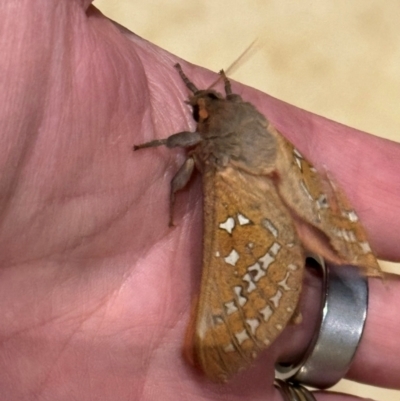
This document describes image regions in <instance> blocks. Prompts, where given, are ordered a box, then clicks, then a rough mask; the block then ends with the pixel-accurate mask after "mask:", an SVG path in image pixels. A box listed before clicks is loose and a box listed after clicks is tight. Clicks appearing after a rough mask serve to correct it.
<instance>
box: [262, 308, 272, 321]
mask: <svg viewBox="0 0 400 401" xmlns="http://www.w3.org/2000/svg"><path fill="white" fill-rule="evenodd" d="M272 313H273V311H272V308H271V307H270V306H269V305H267V306H266V307H265V308H263V309H261V310H260V314H261V315H262V317H263V318H264V320H265V321H266V322H268V320H269V318H270V317H271V316H272Z"/></svg>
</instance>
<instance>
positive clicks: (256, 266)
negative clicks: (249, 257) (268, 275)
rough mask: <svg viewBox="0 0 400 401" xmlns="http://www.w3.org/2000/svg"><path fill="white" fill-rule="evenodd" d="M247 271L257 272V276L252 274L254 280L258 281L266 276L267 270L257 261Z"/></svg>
mask: <svg viewBox="0 0 400 401" xmlns="http://www.w3.org/2000/svg"><path fill="white" fill-rule="evenodd" d="M247 271H250V272H256V275H255V276H252V277H253V280H254V281H255V282H257V281H258V280H260V278H261V277H263V276H265V272H264V271H263V270H262V269H261V266H260V264H259V263H258V262H257V263H254V265H252V266H249V267H248V268H247Z"/></svg>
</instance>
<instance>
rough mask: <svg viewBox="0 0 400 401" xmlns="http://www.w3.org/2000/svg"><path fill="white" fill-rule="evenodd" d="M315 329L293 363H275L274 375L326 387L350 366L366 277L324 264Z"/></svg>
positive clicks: (359, 326)
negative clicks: (320, 302) (317, 329)
mask: <svg viewBox="0 0 400 401" xmlns="http://www.w3.org/2000/svg"><path fill="white" fill-rule="evenodd" d="M313 258H314V259H316V260H317V262H318V263H319V264H320V266H321V269H322V274H323V284H324V287H323V288H324V290H323V296H322V305H323V306H322V317H321V322H320V327H319V331H318V332H317V333H316V335H315V336H314V338H313V340H312V341H311V343H310V345H309V348H308V350H307V352H306V353H305V355H304V357H303V359H302V360H301V361H300V362H299V363H298V364H296V365H290V366H288V365H285V364H277V365H276V366H275V376H276V377H277V378H279V379H282V380H289V381H292V382H298V383H303V384H305V385H308V386H311V387H315V388H321V389H323V388H328V387H331V386H333V385H334V384H336V383H337V382H338V381H339V380H340V379H342V378H343V377H344V376H345V374H346V373H347V371H348V370H349V368H350V364H351V362H352V360H353V357H354V355H355V353H356V350H357V348H358V345H359V343H360V341H361V337H362V334H363V330H364V326H365V320H366V317H367V310H368V280H367V278H366V277H365V276H363V275H362V273H360V271H359V269H358V268H356V267H354V266H347V265H346V266H335V265H327V266H326V265H325V263H324V261H323V260H322V258H318V259H317V258H316V257H315V256H313Z"/></svg>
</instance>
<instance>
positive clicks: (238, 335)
mask: <svg viewBox="0 0 400 401" xmlns="http://www.w3.org/2000/svg"><path fill="white" fill-rule="evenodd" d="M235 337H236V340H237V341H238V343H239V345H241V344H242V343H243V342H244V341H246V340H248V339H249V338H250V337H249V335H248V334H247V331H246V330H243V331H241V332H239V333H236V334H235Z"/></svg>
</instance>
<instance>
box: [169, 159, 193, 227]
mask: <svg viewBox="0 0 400 401" xmlns="http://www.w3.org/2000/svg"><path fill="white" fill-rule="evenodd" d="M194 166H195V163H194V159H193V157H189V158H187V159H186V161H185V163H183V165H182V166H181V168H180V169H179V170H178V172H177V173H176V174H175V176H174V178H172V180H171V192H170V198H169V199H170V201H169V223H168V225H169V226H170V227H172V226H173V225H174V221H173V220H174V204H175V193H176V192H178V191H179V190H181V189H182V188H184V187H185V186H186V184H187V183H188V182H189V180H190V177H191V176H192V173H193V169H194Z"/></svg>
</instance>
